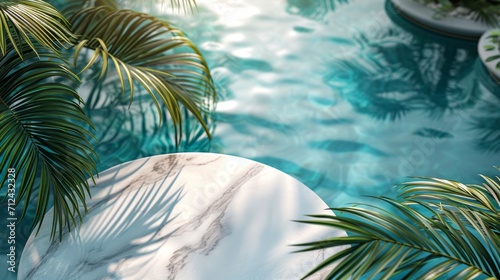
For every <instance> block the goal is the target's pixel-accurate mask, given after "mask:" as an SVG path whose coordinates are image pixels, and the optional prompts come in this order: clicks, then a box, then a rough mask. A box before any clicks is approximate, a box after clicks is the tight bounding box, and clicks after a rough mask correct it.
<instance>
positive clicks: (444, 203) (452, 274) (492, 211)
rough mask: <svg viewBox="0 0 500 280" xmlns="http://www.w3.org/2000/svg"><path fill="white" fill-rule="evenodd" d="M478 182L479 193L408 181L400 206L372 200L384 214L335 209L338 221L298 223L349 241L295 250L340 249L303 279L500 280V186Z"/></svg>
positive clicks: (458, 186)
mask: <svg viewBox="0 0 500 280" xmlns="http://www.w3.org/2000/svg"><path fill="white" fill-rule="evenodd" d="M483 178H484V179H485V181H486V182H485V184H484V185H483V186H479V185H464V184H461V183H458V182H453V181H447V180H441V179H435V178H432V179H425V180H422V181H416V182H410V183H406V184H404V185H403V186H402V187H401V188H402V189H403V198H404V200H403V202H399V201H396V200H394V199H390V198H385V197H379V198H378V199H380V200H382V201H383V202H384V203H386V204H387V205H388V207H387V209H389V210H387V209H383V208H380V207H376V206H369V205H361V206H356V207H343V208H333V209H332V210H333V211H335V212H336V213H339V214H338V215H337V216H333V215H311V216H310V217H312V218H314V219H313V220H307V221H300V222H303V223H309V224H315V225H322V226H328V227H332V228H334V229H337V230H344V231H346V232H347V234H348V236H341V237H334V238H330V239H326V240H321V241H315V242H310V243H304V244H298V245H296V246H304V247H305V249H303V250H301V251H309V250H319V249H324V248H329V247H337V248H338V249H339V251H338V252H337V253H336V254H334V255H333V256H331V257H329V258H328V259H326V260H325V261H324V262H322V263H321V264H319V265H318V266H317V267H316V268H315V269H314V270H312V271H311V272H310V273H309V274H307V275H306V276H305V278H306V277H308V276H310V275H312V274H314V273H315V272H317V271H319V270H321V269H325V268H326V269H330V274H329V275H328V277H327V279H349V278H351V277H352V279H361V278H362V279H390V278H391V277H394V276H397V277H398V279H475V278H479V279H498V278H500V231H499V224H500V216H499V215H498V213H499V210H500V206H499V203H498V202H499V201H498V198H499V193H500V187H499V184H498V182H495V181H494V180H493V179H491V178H489V177H486V176H483ZM497 180H498V178H497ZM346 245H349V246H348V247H347V248H346V247H342V246H346Z"/></svg>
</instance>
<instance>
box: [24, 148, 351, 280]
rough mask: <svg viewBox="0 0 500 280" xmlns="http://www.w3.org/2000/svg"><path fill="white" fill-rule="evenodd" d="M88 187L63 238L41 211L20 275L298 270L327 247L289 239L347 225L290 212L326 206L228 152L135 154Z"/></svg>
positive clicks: (283, 275)
mask: <svg viewBox="0 0 500 280" xmlns="http://www.w3.org/2000/svg"><path fill="white" fill-rule="evenodd" d="M91 195H92V199H90V200H89V201H88V205H87V206H88V214H87V215H86V216H85V217H84V220H83V222H82V223H81V224H79V225H78V226H77V227H76V228H74V229H72V230H71V231H67V230H66V231H65V232H64V233H63V238H62V241H60V242H59V241H55V242H50V240H49V238H50V230H51V227H50V225H51V223H52V212H51V211H52V210H51V211H50V212H49V213H47V216H46V217H45V220H46V222H45V223H44V225H43V226H42V228H41V230H40V233H39V234H38V236H36V237H35V236H34V235H33V234H32V235H31V236H30V239H29V240H28V243H27V244H26V247H25V249H24V251H23V255H22V258H21V261H20V265H19V273H18V279H85V280H87V279H190V280H191V279H266V280H267V279H298V278H300V277H301V276H303V275H304V274H305V273H307V272H308V271H309V270H310V269H312V268H313V267H314V266H315V265H317V264H318V263H319V262H321V261H322V260H324V259H325V258H326V257H328V256H329V255H331V254H333V253H334V251H333V250H332V249H328V250H325V251H315V252H306V253H292V252H293V250H294V248H293V247H291V246H290V245H291V244H296V243H302V242H308V241H312V240H316V239H319V238H325V237H328V236H335V235H344V234H345V233H344V232H341V231H332V230H331V229H327V228H323V227H318V226H312V225H306V224H299V223H295V222H292V220H297V219H303V218H304V215H306V214H317V213H326V210H325V208H327V206H326V204H325V203H324V202H323V201H321V199H320V198H319V197H317V196H316V195H315V194H314V193H313V192H312V191H311V190H309V189H308V188H307V187H306V186H304V185H302V184H301V183H300V182H298V181H297V180H295V179H293V178H292V177H290V176H288V175H286V174H284V173H282V172H280V171H278V170H276V169H273V168H271V167H268V166H265V165H262V164H260V163H257V162H254V161H250V160H247V159H242V158H238V157H233V156H226V155H217V154H209V153H184V154H171V155H162V156H155V157H149V158H144V159H139V160H135V161H132V162H128V163H125V164H122V165H119V166H116V167H113V168H110V169H108V170H106V171H104V172H102V173H101V174H100V176H99V178H98V179H97V180H96V183H95V185H94V186H93V187H92V188H91ZM82 211H83V208H82ZM323 276H324V275H323ZM321 277H322V274H321V272H320V273H318V274H317V275H315V276H314V277H311V278H310V279H320V278H321Z"/></svg>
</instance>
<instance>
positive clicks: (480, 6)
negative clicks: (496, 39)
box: [391, 0, 500, 39]
mask: <svg viewBox="0 0 500 280" xmlns="http://www.w3.org/2000/svg"><path fill="white" fill-rule="evenodd" d="M391 2H392V3H393V4H394V5H395V6H396V8H397V9H398V10H399V12H400V13H401V14H402V15H404V16H405V17H407V18H408V19H410V21H413V22H416V23H417V24H419V25H423V26H425V27H427V28H429V29H431V30H433V31H436V32H439V33H445V34H447V35H451V36H457V37H462V38H463V37H465V38H473V39H477V38H479V37H480V36H481V35H482V34H483V33H484V32H485V31H486V30H488V29H490V28H492V27H498V26H499V18H500V2H499V1H498V0H391Z"/></svg>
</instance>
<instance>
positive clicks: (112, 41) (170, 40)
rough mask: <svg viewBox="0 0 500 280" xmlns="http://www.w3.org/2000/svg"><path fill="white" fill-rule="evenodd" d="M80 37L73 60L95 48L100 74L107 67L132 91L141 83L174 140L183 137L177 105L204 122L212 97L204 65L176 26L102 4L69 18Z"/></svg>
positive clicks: (209, 79) (90, 61)
mask: <svg viewBox="0 0 500 280" xmlns="http://www.w3.org/2000/svg"><path fill="white" fill-rule="evenodd" d="M70 21H71V23H72V25H73V29H74V32H75V34H77V35H78V36H80V38H81V41H80V43H79V44H78V45H77V46H76V47H75V61H76V58H77V57H78V56H79V55H80V53H81V51H82V49H84V48H88V49H91V50H94V54H93V56H92V57H91V58H90V60H89V63H88V64H87V65H86V66H84V67H83V69H82V71H84V70H86V69H88V68H89V67H90V66H91V65H92V64H94V63H95V62H97V61H99V59H100V61H101V62H102V71H101V73H100V77H101V78H103V77H106V76H107V74H108V70H109V68H110V66H113V69H114V70H115V71H116V74H117V75H118V77H119V79H120V84H121V87H122V92H123V93H124V92H125V90H126V89H127V90H128V91H129V92H130V100H131V101H132V98H133V96H134V87H135V84H136V83H138V84H140V85H141V86H142V87H143V88H144V89H146V90H147V91H148V93H149V94H150V95H151V96H152V98H153V100H154V102H155V104H156V107H157V109H158V111H159V112H160V111H161V105H160V101H161V102H162V103H163V104H164V105H165V106H166V108H167V110H168V112H169V114H170V117H171V119H172V122H173V124H174V128H175V135H176V139H177V140H176V141H177V142H178V139H180V138H181V136H182V133H183V132H182V129H181V127H182V125H181V124H182V120H183V118H182V114H181V112H182V110H181V107H180V105H182V106H184V107H185V108H186V109H188V110H189V111H190V112H191V113H192V114H193V115H194V116H195V117H196V119H197V120H198V121H199V122H200V124H201V125H202V126H203V129H204V130H205V132H206V134H207V135H208V137H210V132H209V129H208V127H207V125H206V123H205V121H204V118H205V117H206V115H207V113H208V112H209V111H210V109H211V105H212V103H213V101H214V99H215V89H214V86H213V84H212V78H211V76H210V73H209V69H208V66H207V64H206V62H205V60H204V59H203V57H202V55H201V53H200V52H199V50H198V49H197V48H196V47H195V46H194V45H193V43H192V42H191V41H190V40H189V39H187V38H186V37H185V36H184V34H183V33H182V32H181V31H179V30H178V29H176V28H174V27H172V26H171V25H169V24H168V23H166V22H164V21H161V20H158V19H156V18H154V17H152V16H149V15H146V14H142V13H137V12H133V11H128V10H113V9H111V8H108V7H106V6H101V7H95V8H87V9H84V10H81V11H79V12H78V13H76V14H75V15H74V16H73V17H71V19H70Z"/></svg>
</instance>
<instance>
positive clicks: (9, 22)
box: [0, 0, 72, 55]
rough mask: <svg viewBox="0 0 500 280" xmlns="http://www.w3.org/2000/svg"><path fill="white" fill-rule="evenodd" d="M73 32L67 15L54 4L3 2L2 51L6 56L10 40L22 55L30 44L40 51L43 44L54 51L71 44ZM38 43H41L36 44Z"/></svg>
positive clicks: (24, 0) (0, 17)
mask: <svg viewBox="0 0 500 280" xmlns="http://www.w3.org/2000/svg"><path fill="white" fill-rule="evenodd" d="M71 39H72V34H71V32H70V30H69V25H68V22H67V20H66V19H65V18H64V16H63V15H62V14H61V13H59V11H58V10H57V9H56V8H54V7H53V6H52V5H50V4H48V3H46V2H45V1H40V0H13V1H2V2H0V52H1V54H2V55H6V53H7V52H8V51H9V49H8V47H7V45H8V44H9V43H10V44H12V46H13V47H14V48H15V49H16V51H17V53H18V54H19V55H22V53H21V49H20V48H21V46H23V45H24V44H28V45H29V46H30V47H31V49H32V50H33V51H34V52H35V53H36V52H37V51H38V50H39V48H40V45H41V46H43V47H47V48H50V49H51V50H52V51H54V52H56V53H57V52H58V49H59V48H60V47H62V46H64V45H65V44H69V43H70V41H71ZM36 43H38V44H36Z"/></svg>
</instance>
